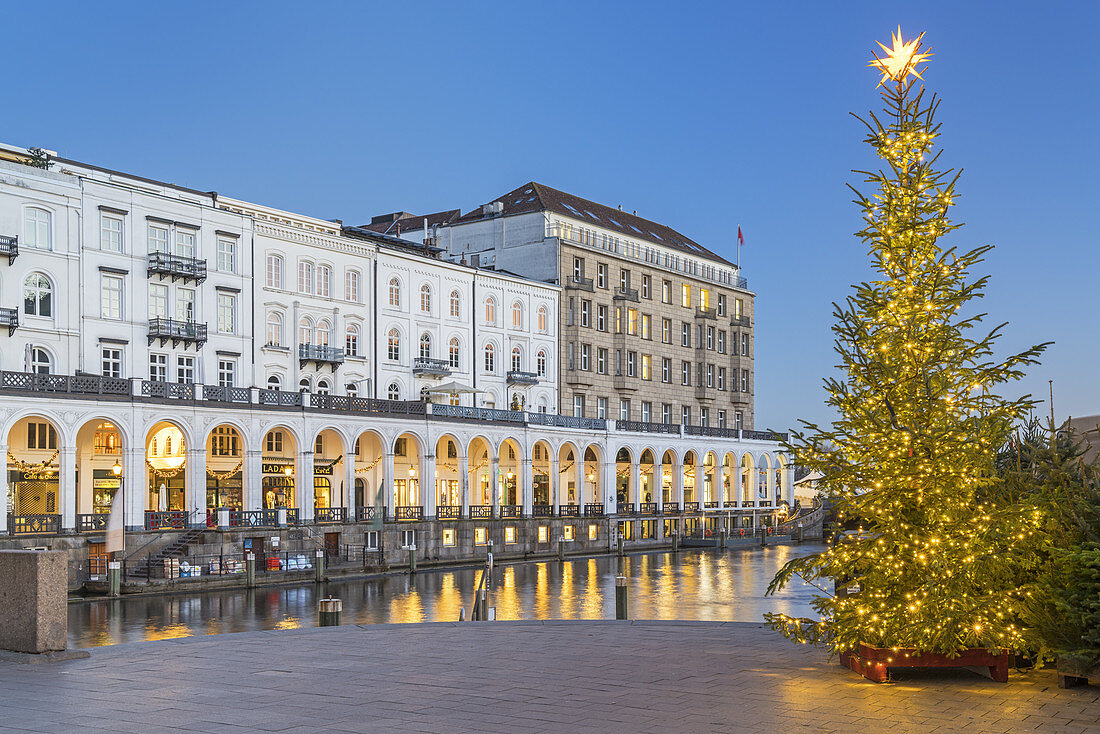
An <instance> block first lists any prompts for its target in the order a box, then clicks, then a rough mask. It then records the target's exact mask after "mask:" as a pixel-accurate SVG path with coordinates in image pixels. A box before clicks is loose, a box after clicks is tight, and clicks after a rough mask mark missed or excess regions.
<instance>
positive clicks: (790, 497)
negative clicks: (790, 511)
mask: <svg viewBox="0 0 1100 734" xmlns="http://www.w3.org/2000/svg"><path fill="white" fill-rule="evenodd" d="M783 484H784V487H783V499H785V500H787V504H788V505H790V506H791V507H794V466H787V467H786V468H785V469H783Z"/></svg>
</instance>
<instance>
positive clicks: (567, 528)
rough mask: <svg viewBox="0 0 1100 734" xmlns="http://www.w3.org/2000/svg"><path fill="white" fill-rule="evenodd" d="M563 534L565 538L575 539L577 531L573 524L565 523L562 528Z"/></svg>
mask: <svg viewBox="0 0 1100 734" xmlns="http://www.w3.org/2000/svg"><path fill="white" fill-rule="evenodd" d="M561 536H562V538H564V539H565V540H574V539H575V538H576V533H575V532H574V529H573V526H572V525H564V526H563V527H562V529H561Z"/></svg>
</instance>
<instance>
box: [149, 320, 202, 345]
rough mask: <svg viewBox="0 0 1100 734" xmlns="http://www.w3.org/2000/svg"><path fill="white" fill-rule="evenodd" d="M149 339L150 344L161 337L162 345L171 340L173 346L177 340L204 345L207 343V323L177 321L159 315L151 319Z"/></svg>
mask: <svg viewBox="0 0 1100 734" xmlns="http://www.w3.org/2000/svg"><path fill="white" fill-rule="evenodd" d="M148 339H149V343H150V344H152V343H153V342H154V341H156V340H157V339H160V343H161V345H163V344H164V343H165V342H166V341H171V342H172V346H175V345H176V342H184V343H185V344H196V345H198V346H199V347H202V345H203V344H205V343H206V324H200V323H198V322H197V321H177V320H176V319H165V318H161V317H159V316H157V317H156V318H152V319H149V334H148Z"/></svg>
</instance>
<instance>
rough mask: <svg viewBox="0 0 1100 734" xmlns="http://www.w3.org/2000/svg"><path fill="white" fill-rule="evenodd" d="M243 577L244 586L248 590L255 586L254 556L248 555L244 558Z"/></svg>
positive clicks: (252, 554)
mask: <svg viewBox="0 0 1100 734" xmlns="http://www.w3.org/2000/svg"><path fill="white" fill-rule="evenodd" d="M244 575H245V586H247V587H248V588H250V589H251V588H254V587H255V586H256V555H255V554H254V553H249V554H248V555H246V556H245V557H244Z"/></svg>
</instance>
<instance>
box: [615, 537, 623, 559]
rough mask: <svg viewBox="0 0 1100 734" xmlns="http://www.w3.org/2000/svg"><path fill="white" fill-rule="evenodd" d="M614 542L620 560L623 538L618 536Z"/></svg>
mask: <svg viewBox="0 0 1100 734" xmlns="http://www.w3.org/2000/svg"><path fill="white" fill-rule="evenodd" d="M615 542H616V543H617V544H618V552H619V557H620V558H622V556H623V536H621V535H620V536H619V537H618V540H616V541H615Z"/></svg>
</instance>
